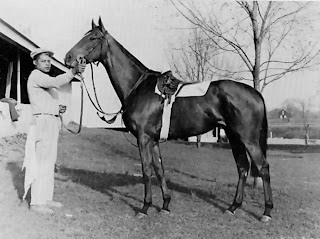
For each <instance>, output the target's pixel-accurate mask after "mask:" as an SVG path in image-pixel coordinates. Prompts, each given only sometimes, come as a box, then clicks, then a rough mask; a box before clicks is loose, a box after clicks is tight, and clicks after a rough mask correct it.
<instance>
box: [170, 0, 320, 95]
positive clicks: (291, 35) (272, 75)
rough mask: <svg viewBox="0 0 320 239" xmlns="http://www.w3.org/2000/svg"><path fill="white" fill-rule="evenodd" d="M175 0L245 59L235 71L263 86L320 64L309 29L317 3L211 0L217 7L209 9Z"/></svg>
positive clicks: (194, 20)
mask: <svg viewBox="0 0 320 239" xmlns="http://www.w3.org/2000/svg"><path fill="white" fill-rule="evenodd" d="M170 1H171V2H172V3H173V5H174V6H175V7H176V9H177V10H178V11H179V12H180V13H181V14H182V16H183V17H184V18H186V19H187V20H189V21H190V22H191V23H192V24H194V25H195V26H197V27H199V28H201V29H202V30H203V31H204V32H205V33H206V35H207V37H208V38H209V39H211V42H212V43H213V44H215V46H216V47H217V48H218V49H219V50H220V51H221V52H224V53H225V54H229V55H236V56H237V57H239V59H241V60H242V62H243V64H242V66H243V67H242V69H240V70H237V71H235V72H234V73H237V74H239V75H241V79H243V80H249V81H252V82H253V86H254V88H255V89H257V90H258V91H263V89H264V88H265V87H266V86H267V85H269V84H270V83H272V82H274V81H276V80H279V79H280V78H282V77H283V76H285V75H287V74H289V73H292V72H296V71H300V70H302V69H307V68H310V67H313V66H315V65H318V64H319V55H320V51H319V49H317V48H316V44H317V43H313V42H312V39H311V38H310V39H308V38H306V34H305V33H306V32H307V30H312V29H307V28H312V25H311V24H310V21H311V20H312V19H311V17H308V16H309V15H306V14H305V13H306V11H307V9H310V8H311V7H312V4H313V3H310V2H257V1H253V2H250V3H249V2H245V1H238V2H237V3H235V2H231V3H228V2H224V3H222V4H221V2H220V3H214V2H212V3H211V5H212V6H214V7H215V8H212V9H210V11H211V12H209V13H207V15H204V14H203V12H201V11H200V10H199V8H198V6H200V4H199V5H198V6H197V5H196V4H194V2H193V1H182V0H170ZM218 4H220V8H219V5H218ZM236 6H238V7H236ZM228 13H229V14H228ZM302 35H303V37H304V39H303V38H302V37H301V36H302ZM213 44H212V45H213ZM250 75H251V76H250Z"/></svg>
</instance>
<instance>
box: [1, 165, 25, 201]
mask: <svg viewBox="0 0 320 239" xmlns="http://www.w3.org/2000/svg"><path fill="white" fill-rule="evenodd" d="M21 167H22V166H21V165H20V164H18V163H16V162H10V163H8V164H7V166H6V169H7V170H8V171H9V172H10V173H11V176H12V182H13V186H14V188H15V189H16V192H17V197H18V198H19V199H20V200H22V197H23V194H24V172H25V171H24V170H23V171H22V170H21ZM30 200H31V193H30V190H29V191H28V193H27V195H26V201H27V203H28V205H30Z"/></svg>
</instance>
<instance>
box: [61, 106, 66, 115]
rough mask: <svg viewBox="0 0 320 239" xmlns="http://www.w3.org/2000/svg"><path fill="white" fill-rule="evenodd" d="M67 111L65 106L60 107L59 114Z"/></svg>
mask: <svg viewBox="0 0 320 239" xmlns="http://www.w3.org/2000/svg"><path fill="white" fill-rule="evenodd" d="M66 110H67V106H65V105H59V113H60V114H63V113H65V112H66Z"/></svg>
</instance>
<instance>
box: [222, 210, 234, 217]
mask: <svg viewBox="0 0 320 239" xmlns="http://www.w3.org/2000/svg"><path fill="white" fill-rule="evenodd" d="M224 213H225V214H228V215H232V216H234V215H235V213H234V212H231V211H229V210H226V211H225V212H224Z"/></svg>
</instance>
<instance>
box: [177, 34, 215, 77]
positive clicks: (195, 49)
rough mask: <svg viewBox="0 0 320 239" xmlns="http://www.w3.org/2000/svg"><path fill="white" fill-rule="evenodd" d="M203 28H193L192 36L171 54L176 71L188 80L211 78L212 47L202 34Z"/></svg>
mask: <svg viewBox="0 0 320 239" xmlns="http://www.w3.org/2000/svg"><path fill="white" fill-rule="evenodd" d="M200 31H201V29H193V30H192V36H191V38H189V39H188V40H187V42H186V43H182V44H181V47H179V48H175V49H174V50H175V51H174V53H177V54H171V58H172V65H173V68H174V70H175V71H176V73H177V74H178V75H179V76H180V77H181V78H182V79H184V80H186V81H205V80H211V79H212V77H213V75H212V74H211V71H210V64H209V62H210V60H211V57H212V54H211V51H210V50H211V48H210V46H209V44H208V41H207V39H205V38H204V37H203V36H201V32H200Z"/></svg>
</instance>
